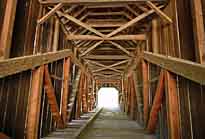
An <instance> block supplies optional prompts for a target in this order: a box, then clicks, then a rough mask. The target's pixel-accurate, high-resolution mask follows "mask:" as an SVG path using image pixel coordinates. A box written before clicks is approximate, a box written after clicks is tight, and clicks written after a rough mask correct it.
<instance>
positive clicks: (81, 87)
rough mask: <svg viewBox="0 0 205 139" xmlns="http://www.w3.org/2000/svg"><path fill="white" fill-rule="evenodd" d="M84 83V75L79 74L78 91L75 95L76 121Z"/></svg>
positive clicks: (78, 116) (79, 110) (79, 111)
mask: <svg viewBox="0 0 205 139" xmlns="http://www.w3.org/2000/svg"><path fill="white" fill-rule="evenodd" d="M84 81H85V74H83V73H81V76H80V84H79V88H78V90H79V91H78V94H77V108H76V117H75V118H76V119H79V118H80V115H81V108H82V107H81V104H82V92H83V86H84Z"/></svg>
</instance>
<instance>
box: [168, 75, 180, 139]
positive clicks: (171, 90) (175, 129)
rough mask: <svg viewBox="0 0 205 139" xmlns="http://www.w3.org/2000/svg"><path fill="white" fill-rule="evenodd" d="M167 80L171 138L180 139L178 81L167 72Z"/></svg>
mask: <svg viewBox="0 0 205 139" xmlns="http://www.w3.org/2000/svg"><path fill="white" fill-rule="evenodd" d="M166 79H167V96H168V112H169V114H168V115H169V123H170V124H169V125H170V132H171V138H170V139H180V126H179V121H180V120H179V102H178V95H177V86H176V80H175V79H174V77H173V75H172V74H171V73H169V72H168V71H166Z"/></svg>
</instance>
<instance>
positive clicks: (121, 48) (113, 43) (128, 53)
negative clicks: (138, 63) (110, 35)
mask: <svg viewBox="0 0 205 139" xmlns="http://www.w3.org/2000/svg"><path fill="white" fill-rule="evenodd" d="M109 43H111V44H112V45H114V46H116V47H117V48H119V49H120V50H122V51H123V52H124V53H126V54H127V55H128V56H132V55H131V53H130V52H129V51H128V50H126V49H125V48H123V47H122V46H121V45H119V44H118V43H115V42H112V41H109Z"/></svg>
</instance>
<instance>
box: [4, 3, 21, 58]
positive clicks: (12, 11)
mask: <svg viewBox="0 0 205 139" xmlns="http://www.w3.org/2000/svg"><path fill="white" fill-rule="evenodd" d="M17 1H18V0H7V3H6V9H5V14H4V20H3V26H2V32H1V34H0V35H1V36H0V59H6V58H9V56H10V49H11V42H12V34H13V28H14V21H15V15H16V7H17Z"/></svg>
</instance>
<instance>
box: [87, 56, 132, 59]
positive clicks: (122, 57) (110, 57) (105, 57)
mask: <svg viewBox="0 0 205 139" xmlns="http://www.w3.org/2000/svg"><path fill="white" fill-rule="evenodd" d="M83 58H85V59H91V60H102V59H103V60H109V59H112V60H121V59H129V58H130V57H129V56H126V55H87V56H83Z"/></svg>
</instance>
